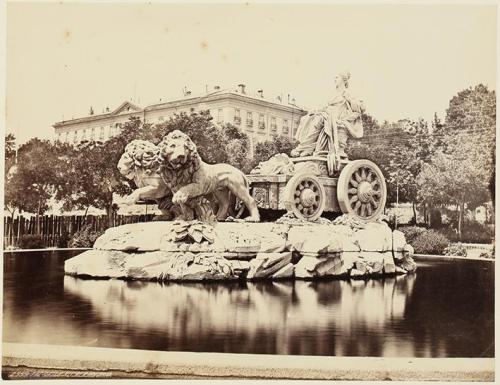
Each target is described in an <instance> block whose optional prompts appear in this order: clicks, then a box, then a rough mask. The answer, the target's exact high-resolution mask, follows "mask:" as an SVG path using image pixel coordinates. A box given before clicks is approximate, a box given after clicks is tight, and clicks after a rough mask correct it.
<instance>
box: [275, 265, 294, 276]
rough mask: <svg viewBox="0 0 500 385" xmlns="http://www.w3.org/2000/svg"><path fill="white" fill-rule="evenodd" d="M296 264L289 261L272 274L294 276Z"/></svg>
mask: <svg viewBox="0 0 500 385" xmlns="http://www.w3.org/2000/svg"><path fill="white" fill-rule="evenodd" d="M294 271H295V266H294V265H293V264H291V263H289V264H288V265H286V266H283V267H282V268H281V269H280V270H278V271H277V272H276V273H274V274H273V275H272V278H276V279H278V278H292V277H293V275H294Z"/></svg>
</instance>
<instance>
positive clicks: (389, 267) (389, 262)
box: [383, 251, 396, 274]
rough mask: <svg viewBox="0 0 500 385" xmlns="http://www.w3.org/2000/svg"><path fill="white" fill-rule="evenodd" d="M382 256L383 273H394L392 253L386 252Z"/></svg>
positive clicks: (394, 266)
mask: <svg viewBox="0 0 500 385" xmlns="http://www.w3.org/2000/svg"><path fill="white" fill-rule="evenodd" d="M383 255H384V273H385V274H394V273H395V272H396V265H395V264H394V258H393V256H392V252H390V251H386V252H385V253H383Z"/></svg>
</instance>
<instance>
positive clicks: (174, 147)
mask: <svg viewBox="0 0 500 385" xmlns="http://www.w3.org/2000/svg"><path fill="white" fill-rule="evenodd" d="M158 147H159V149H160V157H161V160H162V168H166V169H170V170H173V171H176V170H182V169H186V168H193V170H196V169H197V168H198V162H199V155H198V151H197V150H196V145H195V144H194V143H193V141H192V140H191V139H190V138H189V136H187V135H186V134H185V133H183V132H181V131H179V130H175V131H172V132H171V133H169V134H168V135H167V136H165V137H164V138H163V140H162V141H161V142H160V144H159V145H158Z"/></svg>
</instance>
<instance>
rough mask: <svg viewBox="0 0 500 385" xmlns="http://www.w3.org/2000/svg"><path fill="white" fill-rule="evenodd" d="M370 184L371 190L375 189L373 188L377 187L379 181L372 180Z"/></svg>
mask: <svg viewBox="0 0 500 385" xmlns="http://www.w3.org/2000/svg"><path fill="white" fill-rule="evenodd" d="M370 184H371V185H372V188H373V187H375V186H377V185H378V184H379V180H378V179H374V180H373V181H372V182H371V183H370Z"/></svg>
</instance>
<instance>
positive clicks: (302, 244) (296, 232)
mask: <svg viewBox="0 0 500 385" xmlns="http://www.w3.org/2000/svg"><path fill="white" fill-rule="evenodd" d="M332 242H333V245H334V246H333V247H336V245H337V244H338V243H339V241H338V238H337V237H336V234H335V233H334V227H333V226H331V225H314V226H313V225H309V226H307V225H305V226H292V228H291V229H290V231H289V232H288V243H289V245H290V248H291V250H296V251H298V252H299V253H301V254H307V253H310V254H322V253H327V252H328V248H329V246H330V244H331V243H332Z"/></svg>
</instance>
